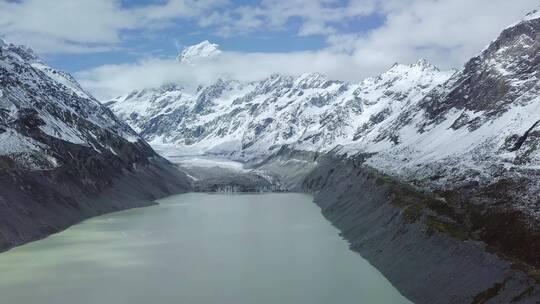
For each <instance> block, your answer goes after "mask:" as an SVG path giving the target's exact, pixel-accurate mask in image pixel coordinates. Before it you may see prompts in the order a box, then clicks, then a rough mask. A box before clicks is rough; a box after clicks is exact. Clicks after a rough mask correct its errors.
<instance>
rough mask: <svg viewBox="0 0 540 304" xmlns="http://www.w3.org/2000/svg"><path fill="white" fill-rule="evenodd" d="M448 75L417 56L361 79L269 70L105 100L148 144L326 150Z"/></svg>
mask: <svg viewBox="0 0 540 304" xmlns="http://www.w3.org/2000/svg"><path fill="white" fill-rule="evenodd" d="M450 74H451V73H449V72H441V71H439V70H438V69H437V68H436V67H434V66H432V65H430V64H429V63H427V62H426V61H425V60H420V61H419V62H418V63H416V64H413V65H399V64H396V65H394V66H393V67H392V68H391V69H390V70H389V71H388V72H386V73H384V74H382V75H380V76H379V77H376V78H371V79H366V80H365V81H363V82H362V83H360V84H351V83H346V82H342V81H334V80H329V79H327V78H326V77H325V76H323V75H320V74H316V73H314V74H304V75H301V76H298V77H292V76H283V75H273V76H271V77H269V78H267V79H265V80H263V81H258V82H249V83H242V82H238V81H234V80H219V81H217V82H216V83H214V84H213V85H210V86H207V87H200V88H198V89H197V90H196V91H193V92H190V91H189V90H186V89H183V88H181V87H178V86H174V85H169V86H164V87H161V88H158V89H151V90H142V91H134V92H131V93H130V94H128V95H126V96H121V97H118V98H115V99H114V100H112V101H110V102H108V103H107V105H108V106H110V107H111V109H112V110H113V111H114V112H115V113H116V114H117V115H118V116H119V117H120V118H121V119H123V120H125V121H126V122H127V123H128V124H129V125H131V126H132V127H133V128H134V129H135V130H137V131H139V132H140V133H141V135H142V136H143V137H145V139H147V140H148V141H150V142H151V144H153V145H171V146H173V147H174V148H175V149H179V150H180V151H183V152H184V153H197V154H202V153H214V154H220V155H225V156H227V157H232V158H236V159H242V160H246V159H252V158H257V157H263V156H266V155H269V154H271V153H272V152H274V151H276V150H277V149H279V148H280V147H281V146H282V145H294V146H295V147H297V148H299V149H306V150H329V149H332V148H333V147H334V146H336V145H338V144H347V143H351V142H354V141H355V140H358V139H359V138H361V137H363V136H364V134H366V133H367V132H369V131H370V130H373V129H374V128H376V127H377V126H378V125H380V124H382V123H384V122H386V121H387V120H389V119H392V117H395V116H396V115H397V114H399V113H400V112H401V110H402V109H403V108H404V107H407V106H409V105H410V104H414V103H416V102H417V101H418V100H419V99H420V98H422V97H423V96H424V95H425V94H426V93H427V92H428V91H429V90H431V89H432V88H433V87H434V86H436V85H438V84H441V83H443V82H444V81H445V80H446V79H448V77H449V76H450Z"/></svg>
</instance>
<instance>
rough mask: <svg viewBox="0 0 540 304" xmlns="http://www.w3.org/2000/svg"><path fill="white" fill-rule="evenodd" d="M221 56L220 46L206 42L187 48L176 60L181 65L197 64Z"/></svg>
mask: <svg viewBox="0 0 540 304" xmlns="http://www.w3.org/2000/svg"><path fill="white" fill-rule="evenodd" d="M219 54H221V50H220V49H219V45H217V44H215V43H211V42H209V41H208V40H205V41H203V42H201V43H199V44H195V45H192V46H188V47H186V48H185V49H184V50H183V51H182V52H181V53H180V55H178V57H176V60H177V61H179V62H181V63H187V64H195V63H197V62H199V61H201V60H209V59H212V58H215V57H217V56H219Z"/></svg>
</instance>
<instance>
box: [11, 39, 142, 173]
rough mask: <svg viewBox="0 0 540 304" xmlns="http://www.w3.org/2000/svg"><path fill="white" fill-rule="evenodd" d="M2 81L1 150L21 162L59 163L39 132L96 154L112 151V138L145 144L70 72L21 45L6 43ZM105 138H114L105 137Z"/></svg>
mask: <svg viewBox="0 0 540 304" xmlns="http://www.w3.org/2000/svg"><path fill="white" fill-rule="evenodd" d="M0 81H1V82H0V83H1V87H0V90H1V92H2V94H1V97H0V111H1V113H2V115H1V117H0V141H1V142H2V144H1V145H0V154H1V155H10V156H11V157H12V158H13V159H14V160H16V161H17V162H18V164H19V165H21V166H25V167H28V168H42V167H43V166H44V167H56V166H58V165H60V163H59V162H61V160H60V159H58V158H57V156H56V154H55V153H53V152H52V151H51V149H50V147H48V146H47V144H45V143H43V141H41V140H40V139H36V138H35V137H37V135H38V134H39V133H42V134H43V136H50V137H51V138H54V139H58V140H62V141H66V142H70V143H73V144H77V145H83V146H88V147H92V149H94V150H95V151H96V152H99V153H101V152H104V151H107V152H112V153H116V150H117V149H120V146H119V145H116V144H113V143H112V142H114V141H120V142H131V143H137V142H139V141H140V142H141V143H143V140H142V139H141V138H140V137H139V136H138V135H137V134H136V133H135V132H134V131H133V130H132V129H131V128H130V127H128V126H127V125H125V124H124V123H123V122H122V121H120V120H118V118H116V117H115V116H114V114H113V113H112V112H111V111H110V110H109V109H107V108H106V107H104V106H102V105H101V104H100V103H99V102H98V101H97V100H96V99H94V98H93V97H92V96H90V95H89V94H88V93H86V92H85V91H84V90H83V89H82V88H81V87H80V86H79V84H78V83H77V82H76V81H75V80H74V79H73V78H72V77H71V76H70V75H69V74H67V73H64V72H61V71H56V70H54V69H52V68H50V67H48V66H47V65H45V64H44V63H43V62H41V61H40V60H39V59H38V58H37V57H36V56H35V55H34V53H33V52H32V51H31V50H30V49H28V48H26V47H24V46H16V45H11V44H9V45H8V44H5V43H4V46H3V47H2V48H1V57H0ZM104 137H109V138H111V139H114V140H113V141H112V142H107V141H105V140H103V138H104ZM30 154H31V155H34V156H35V157H36V159H33V158H32V157H29V155H30Z"/></svg>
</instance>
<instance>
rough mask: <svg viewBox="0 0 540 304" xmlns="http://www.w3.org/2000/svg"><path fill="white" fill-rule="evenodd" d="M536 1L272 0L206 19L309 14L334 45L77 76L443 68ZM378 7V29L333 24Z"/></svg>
mask: <svg viewBox="0 0 540 304" xmlns="http://www.w3.org/2000/svg"><path fill="white" fill-rule="evenodd" d="M366 3H368V4H369V5H371V6H366ZM302 4H305V5H304V6H302ZM374 5H375V6H374ZM537 5H538V3H537V0H520V1H519V3H517V2H516V1H507V0H475V1H470V0H447V1H442V0H384V1H383V0H380V1H379V2H378V3H376V4H373V2H372V1H368V2H366V1H351V2H348V3H347V5H346V6H340V5H337V4H336V1H333V0H319V1H313V2H312V1H299V0H292V1H289V2H285V1H277V0H265V1H263V2H262V4H261V6H251V7H242V8H236V9H235V10H234V12H232V13H230V12H229V13H227V12H226V13H219V12H213V13H211V14H209V15H206V17H205V18H206V19H204V18H203V19H201V21H200V23H201V25H204V26H214V25H217V24H220V25H221V27H222V30H223V31H224V32H227V33H229V34H232V33H238V32H241V31H254V30H259V29H261V28H263V27H264V28H266V29H267V30H272V29H273V30H280V29H281V28H282V27H283V26H285V25H286V22H287V20H288V19H289V18H293V17H294V16H299V15H300V14H302V16H303V17H302V18H303V20H304V21H305V22H304V23H303V25H302V27H301V28H300V33H299V34H314V33H317V32H318V33H321V32H324V33H329V36H328V43H329V47H328V48H326V49H323V50H318V51H312V52H292V53H231V52H224V53H223V54H222V56H221V57H220V58H219V59H217V60H216V61H212V62H211V63H207V64H202V65H198V66H195V67H193V66H191V67H189V66H182V65H180V64H179V63H177V62H174V61H173V60H172V59H171V60H164V59H147V60H141V61H139V62H136V63H132V64H125V65H107V66H102V67H98V68H95V69H91V70H87V71H84V72H81V73H79V74H78V75H77V77H78V78H79V79H80V80H81V82H82V83H83V85H85V86H86V87H88V88H89V89H90V90H91V91H92V92H94V93H95V94H96V95H97V96H99V97H104V98H105V97H111V96H114V95H119V94H122V93H125V92H127V91H130V90H132V89H140V88H148V87H155V86H159V85H161V84H164V83H170V82H174V83H180V84H186V85H187V84H199V83H208V82H211V81H213V80H215V79H216V78H219V77H232V78H236V79H239V80H256V79H261V78H263V77H266V76H268V75H270V74H272V73H283V74H300V73H304V72H320V73H323V74H326V75H328V76H329V77H331V78H335V79H342V80H349V81H360V80H361V79H363V78H365V77H367V76H372V75H375V74H378V73H381V72H383V71H385V70H386V69H387V68H389V67H390V66H391V65H392V64H393V63H394V62H402V63H412V62H416V61H417V60H418V59H420V58H427V59H428V60H429V61H431V62H433V63H434V64H436V65H438V66H440V67H443V68H451V67H459V66H461V65H462V64H463V63H465V62H466V60H468V59H469V58H470V57H472V56H473V55H475V54H477V53H479V52H480V51H481V50H482V49H483V48H484V47H485V46H486V45H487V44H488V43H489V42H490V41H491V40H493V39H495V38H496V37H497V35H498V34H499V33H500V31H501V30H503V29H504V28H505V27H506V26H507V25H509V24H512V23H514V22H515V21H517V20H519V19H520V18H521V17H522V16H524V15H525V13H526V12H527V11H529V10H531V9H533V8H535V7H536V6H537ZM344 7H347V8H348V10H351V11H347V10H345V9H343V8H344ZM374 7H377V10H378V12H379V13H380V14H383V15H385V16H386V21H385V22H384V24H383V25H382V26H380V27H379V28H376V29H374V30H372V31H370V32H367V33H366V32H357V33H354V32H353V33H345V34H343V33H339V32H337V31H336V30H335V28H334V27H332V25H333V22H334V21H335V22H337V21H336V20H337V19H339V18H347V16H358V15H362V14H365V13H367V12H369V11H371V10H372V9H373V8H374ZM235 14H240V15H235ZM260 15H266V17H264V18H261V17H260ZM302 31H304V32H302Z"/></svg>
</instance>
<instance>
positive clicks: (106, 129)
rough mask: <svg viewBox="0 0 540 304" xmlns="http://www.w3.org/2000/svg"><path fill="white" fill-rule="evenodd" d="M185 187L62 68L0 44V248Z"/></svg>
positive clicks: (170, 168)
mask: <svg viewBox="0 0 540 304" xmlns="http://www.w3.org/2000/svg"><path fill="white" fill-rule="evenodd" d="M156 179H159V180H161V181H162V182H160V184H157V183H156V181H155V180H156ZM187 187H188V183H187V182H186V181H185V177H184V176H183V175H182V174H181V173H179V172H177V171H176V170H175V168H174V167H173V166H172V165H171V164H170V163H169V162H167V161H166V160H164V159H162V158H161V157H159V156H158V155H157V154H156V153H155V152H154V151H153V150H152V148H150V146H149V145H148V144H147V143H145V142H144V140H143V139H142V138H140V137H139V135H137V133H135V132H134V131H133V130H132V129H131V128H130V127H129V126H127V125H126V124H124V123H123V122H121V121H120V120H119V119H118V118H116V117H115V115H114V114H113V113H112V112H111V111H110V110H109V109H108V108H106V107H104V106H102V105H101V104H100V103H99V102H98V101H97V100H95V99H94V98H93V97H92V96H90V95H89V94H88V93H86V92H85V91H84V90H83V89H81V87H80V86H79V84H78V83H77V82H76V81H75V80H74V79H73V78H72V77H71V76H70V75H69V74H67V73H64V72H60V71H56V70H54V69H52V68H50V67H48V66H47V65H45V64H44V63H43V62H42V61H40V60H39V59H38V58H37V57H36V56H35V55H34V54H33V52H32V51H31V50H30V49H28V48H26V47H23V46H15V45H12V44H6V43H4V42H1V43H0V189H1V190H0V251H1V250H2V249H6V248H9V247H12V246H15V245H18V244H21V243H24V242H27V241H30V240H34V239H37V238H41V237H44V236H47V235H48V234H50V233H53V232H56V231H59V230H61V229H64V228H66V227H67V226H69V225H71V224H74V223H76V222H77V221H80V220H82V219H85V218H87V217H89V216H93V215H97V214H101V213H104V212H110V211H114V210H119V209H122V208H129V207H136V206H142V205H147V204H150V203H151V200H153V199H154V198H156V197H158V196H163V195H165V194H169V193H174V192H180V191H184V190H186V189H187Z"/></svg>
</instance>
